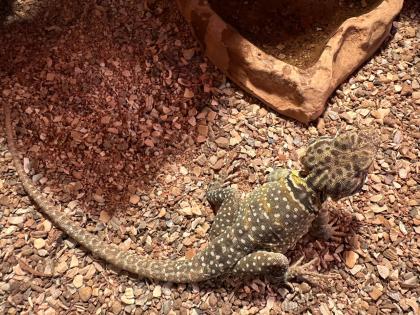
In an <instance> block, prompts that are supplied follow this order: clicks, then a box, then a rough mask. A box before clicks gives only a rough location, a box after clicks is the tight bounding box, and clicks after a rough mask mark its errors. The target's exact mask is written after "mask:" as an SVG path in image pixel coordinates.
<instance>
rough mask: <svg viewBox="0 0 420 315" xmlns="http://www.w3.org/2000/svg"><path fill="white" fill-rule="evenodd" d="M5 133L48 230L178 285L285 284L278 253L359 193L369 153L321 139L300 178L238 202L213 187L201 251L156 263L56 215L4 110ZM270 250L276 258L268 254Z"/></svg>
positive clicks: (282, 178) (285, 178) (351, 139)
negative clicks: (250, 279) (230, 278)
mask: <svg viewBox="0 0 420 315" xmlns="http://www.w3.org/2000/svg"><path fill="white" fill-rule="evenodd" d="M5 129H6V134H7V141H8V146H9V151H10V153H11V154H12V157H13V161H14V165H15V168H16V172H17V174H18V176H19V178H20V180H21V182H22V185H23V187H24V189H25V191H26V192H27V193H28V195H29V196H30V197H31V198H32V199H33V201H34V202H35V203H36V204H37V205H38V207H39V210H40V211H41V212H43V213H44V214H45V215H46V216H47V217H48V218H49V219H50V220H51V221H52V222H53V224H54V225H56V226H57V227H58V228H59V229H61V230H62V231H64V232H65V233H67V234H68V235H69V236H70V237H71V238H72V239H74V240H75V241H76V242H77V243H79V244H80V245H82V246H83V247H85V248H86V249H87V250H89V251H90V252H92V253H93V254H94V255H96V256H98V257H100V258H101V259H103V260H104V261H106V262H108V263H111V264H113V265H115V266H116V267H118V268H121V269H123V270H127V271H129V272H131V273H133V274H136V275H138V276H140V277H144V278H149V279H155V280H161V281H171V282H179V283H189V282H199V281H204V280H207V279H211V278H214V277H218V276H222V275H226V274H242V273H245V274H260V273H270V274H274V275H277V276H278V277H279V278H280V279H282V280H283V281H287V280H288V278H289V276H290V275H292V274H293V275H295V274H296V273H297V271H299V270H298V268H294V267H293V268H291V269H290V268H289V262H288V260H287V258H286V256H284V255H283V253H285V252H286V251H287V250H288V249H289V248H291V247H292V246H293V245H294V244H295V243H296V242H297V241H298V240H299V239H300V238H301V237H302V236H303V235H305V234H306V233H307V232H308V230H309V228H310V227H311V224H312V222H313V221H314V219H315V218H317V217H318V214H319V209H320V207H321V203H322V202H323V201H324V199H325V197H326V196H331V197H332V198H333V199H338V198H341V197H345V196H348V195H350V194H353V193H354V192H356V191H357V190H358V189H359V188H360V187H361V185H362V183H363V181H364V179H365V178H366V175H367V170H368V167H369V166H370V164H371V163H372V160H373V155H374V150H372V149H370V148H367V147H366V145H365V142H364V141H361V139H362V138H360V137H359V136H358V135H357V134H348V133H347V134H344V135H340V136H338V137H336V138H321V139H320V140H319V141H315V142H314V143H313V144H311V145H310V146H309V148H308V153H307V155H306V156H305V157H304V158H303V160H302V162H303V165H304V167H305V169H304V170H303V171H302V174H303V175H304V176H303V175H302V176H301V175H299V172H297V171H289V170H285V169H279V170H276V171H274V172H273V173H272V174H270V176H269V181H268V182H267V183H265V184H264V185H262V186H260V187H258V188H256V189H255V190H254V191H253V192H251V193H250V194H248V196H247V197H246V198H244V199H240V198H239V197H238V194H237V193H236V192H235V191H234V190H233V189H231V188H218V187H217V186H216V187H214V188H212V189H210V190H209V191H208V193H207V197H208V200H209V202H210V203H211V204H212V205H213V206H215V207H217V208H219V211H218V214H217V216H216V218H215V222H214V224H213V227H212V230H211V232H210V233H211V234H210V236H211V241H210V242H209V245H208V246H207V248H206V249H204V250H203V251H202V252H200V253H198V254H197V255H196V256H195V257H194V258H193V259H191V260H185V259H179V260H157V259H150V258H146V257H143V256H140V255H137V254H134V253H131V252H126V251H123V250H121V249H119V248H118V247H117V246H115V245H113V244H108V243H106V242H104V241H102V240H101V239H100V238H98V237H97V236H96V235H94V234H92V233H89V232H87V231H86V230H85V229H83V228H82V227H80V226H78V225H77V224H76V223H74V222H73V221H72V220H71V219H70V218H69V217H67V216H66V215H65V214H64V213H63V212H61V211H60V210H59V209H58V208H57V207H56V206H55V205H54V204H53V203H51V202H50V201H49V200H48V199H47V198H45V197H44V196H43V195H42V194H41V193H40V192H39V191H38V190H37V189H36V187H35V186H34V184H33V183H32V181H31V180H30V179H29V177H28V175H27V174H26V173H25V171H24V169H23V167H22V164H21V163H20V161H19V158H18V152H17V150H16V146H15V143H14V136H13V130H12V123H11V117H10V108H9V105H6V106H5ZM331 152H332V153H334V154H331ZM350 152H351V154H350V155H349V153H350ZM358 153H360V154H358ZM353 155H355V156H353ZM346 156H351V157H352V159H349V158H347V157H346ZM362 157H363V158H362ZM340 159H341V160H340ZM343 161H344V162H346V163H342V162H343ZM349 163H350V164H349ZM349 165H350V166H349ZM331 171H334V172H335V174H336V175H333V173H331ZM342 183H345V185H343V184H342ZM274 247H275V248H277V250H278V252H272V251H270V248H274ZM292 269H293V270H292Z"/></svg>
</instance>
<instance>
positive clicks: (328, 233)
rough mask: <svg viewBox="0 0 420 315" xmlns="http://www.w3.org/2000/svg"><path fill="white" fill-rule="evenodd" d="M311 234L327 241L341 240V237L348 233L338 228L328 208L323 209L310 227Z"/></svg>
mask: <svg viewBox="0 0 420 315" xmlns="http://www.w3.org/2000/svg"><path fill="white" fill-rule="evenodd" d="M309 234H310V235H311V236H313V237H315V238H318V239H322V240H325V241H328V240H333V241H340V238H341V237H343V236H345V235H346V234H345V233H343V232H340V231H339V230H338V226H336V225H335V222H334V221H330V216H329V212H328V211H327V210H323V211H321V212H320V213H319V215H318V216H317V217H316V218H315V220H314V221H313V222H312V226H311V228H310V229H309Z"/></svg>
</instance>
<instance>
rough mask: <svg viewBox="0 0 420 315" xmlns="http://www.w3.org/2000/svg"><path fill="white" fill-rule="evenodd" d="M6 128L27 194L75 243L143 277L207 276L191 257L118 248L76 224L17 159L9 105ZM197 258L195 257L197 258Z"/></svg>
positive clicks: (187, 278)
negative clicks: (160, 257) (145, 254)
mask: <svg viewBox="0 0 420 315" xmlns="http://www.w3.org/2000/svg"><path fill="white" fill-rule="evenodd" d="M4 111H5V129H6V135H7V142H8V147H9V151H10V153H11V154H12V157H13V162H14V165H15V168H16V172H17V174H18V176H19V178H20V180H21V182H22V185H23V187H24V189H25V191H26V192H27V194H28V195H29V196H30V197H31V198H32V199H33V200H34V202H35V203H36V204H37V205H38V207H39V209H40V210H41V212H42V213H44V214H45V215H46V216H47V217H48V218H49V219H50V220H51V221H52V222H53V223H54V225H56V226H57V227H58V228H59V229H61V230H62V231H64V232H65V233H66V234H68V235H69V236H70V237H71V238H72V239H74V240H75V241H76V242H77V243H79V244H80V245H82V246H83V247H85V248H86V249H88V250H89V251H90V252H92V253H93V254H94V255H96V256H98V257H100V258H102V259H103V260H104V261H106V262H108V263H111V264H113V265H114V266H116V267H118V268H120V269H123V270H126V271H129V272H131V273H133V274H136V275H138V276H140V277H142V278H149V279H155V280H161V281H171V282H178V283H188V282H198V281H203V280H206V279H208V278H210V276H209V275H208V274H206V273H204V272H203V271H202V268H198V266H199V264H197V263H196V262H195V261H194V260H192V261H188V260H184V259H179V260H175V261H174V260H156V259H150V258H145V257H142V256H139V255H137V254H133V253H129V252H126V251H123V250H121V249H120V248H118V247H117V246H116V245H114V244H108V243H106V242H104V241H102V240H101V239H100V238H99V237H97V236H96V235H94V234H91V233H89V232H87V231H86V230H84V229H83V228H82V227H80V226H78V225H77V224H75V223H74V222H73V221H72V220H71V219H70V218H69V217H68V216H67V215H65V214H64V213H63V212H61V211H59V210H58V209H57V207H56V206H55V205H54V204H53V203H51V202H50V201H49V200H48V199H47V198H45V197H44V196H43V195H42V193H40V192H39V191H38V190H37V188H36V187H35V185H34V184H33V183H32V181H31V180H30V178H29V177H28V175H27V174H26V172H25V170H24V169H23V166H22V164H21V162H20V161H19V158H18V152H17V150H16V146H15V141H14V135H13V134H14V132H13V128H12V122H11V114H10V105H9V104H5V105H4ZM197 258H198V257H197Z"/></svg>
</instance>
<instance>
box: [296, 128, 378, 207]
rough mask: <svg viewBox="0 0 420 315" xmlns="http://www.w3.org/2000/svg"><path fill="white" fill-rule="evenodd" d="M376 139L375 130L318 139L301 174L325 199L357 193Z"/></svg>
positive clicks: (369, 162)
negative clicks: (373, 131)
mask: <svg viewBox="0 0 420 315" xmlns="http://www.w3.org/2000/svg"><path fill="white" fill-rule="evenodd" d="M374 138H375V135H374V134H373V133H367V132H360V133H359V132H354V131H353V132H345V133H341V134H339V135H337V136H336V137H321V138H318V139H316V140H315V141H313V142H312V143H310V144H309V146H308V148H307V151H306V153H305V155H304V156H303V157H302V159H301V162H302V164H303V170H302V171H301V175H302V176H304V177H305V180H306V182H307V184H308V185H309V186H310V187H311V188H312V189H313V190H314V191H315V192H316V193H318V194H319V195H320V196H321V199H322V200H325V198H326V197H328V196H329V197H331V198H332V199H333V200H338V199H340V198H343V197H346V196H350V195H352V194H354V193H356V192H357V191H358V190H359V189H361V188H362V186H363V183H364V181H365V179H366V176H367V174H368V170H369V168H370V166H371V164H372V162H373V159H374V157H375V153H376V147H375V139H374Z"/></svg>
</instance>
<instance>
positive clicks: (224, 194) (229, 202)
mask: <svg viewBox="0 0 420 315" xmlns="http://www.w3.org/2000/svg"><path fill="white" fill-rule="evenodd" d="M206 197H207V200H208V201H209V203H210V204H211V205H212V206H213V208H215V210H216V211H217V214H216V217H215V218H214V221H213V224H212V227H211V230H210V232H209V236H210V238H211V239H213V238H215V237H216V236H218V235H220V233H222V232H223V231H225V230H226V229H227V228H229V227H231V226H232V224H233V223H234V221H235V219H236V216H237V213H238V210H239V205H240V203H241V199H240V198H239V196H238V193H237V192H236V190H235V189H234V188H231V187H222V185H221V184H220V183H215V184H212V185H211V186H210V188H209V190H208V191H207V193H206Z"/></svg>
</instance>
